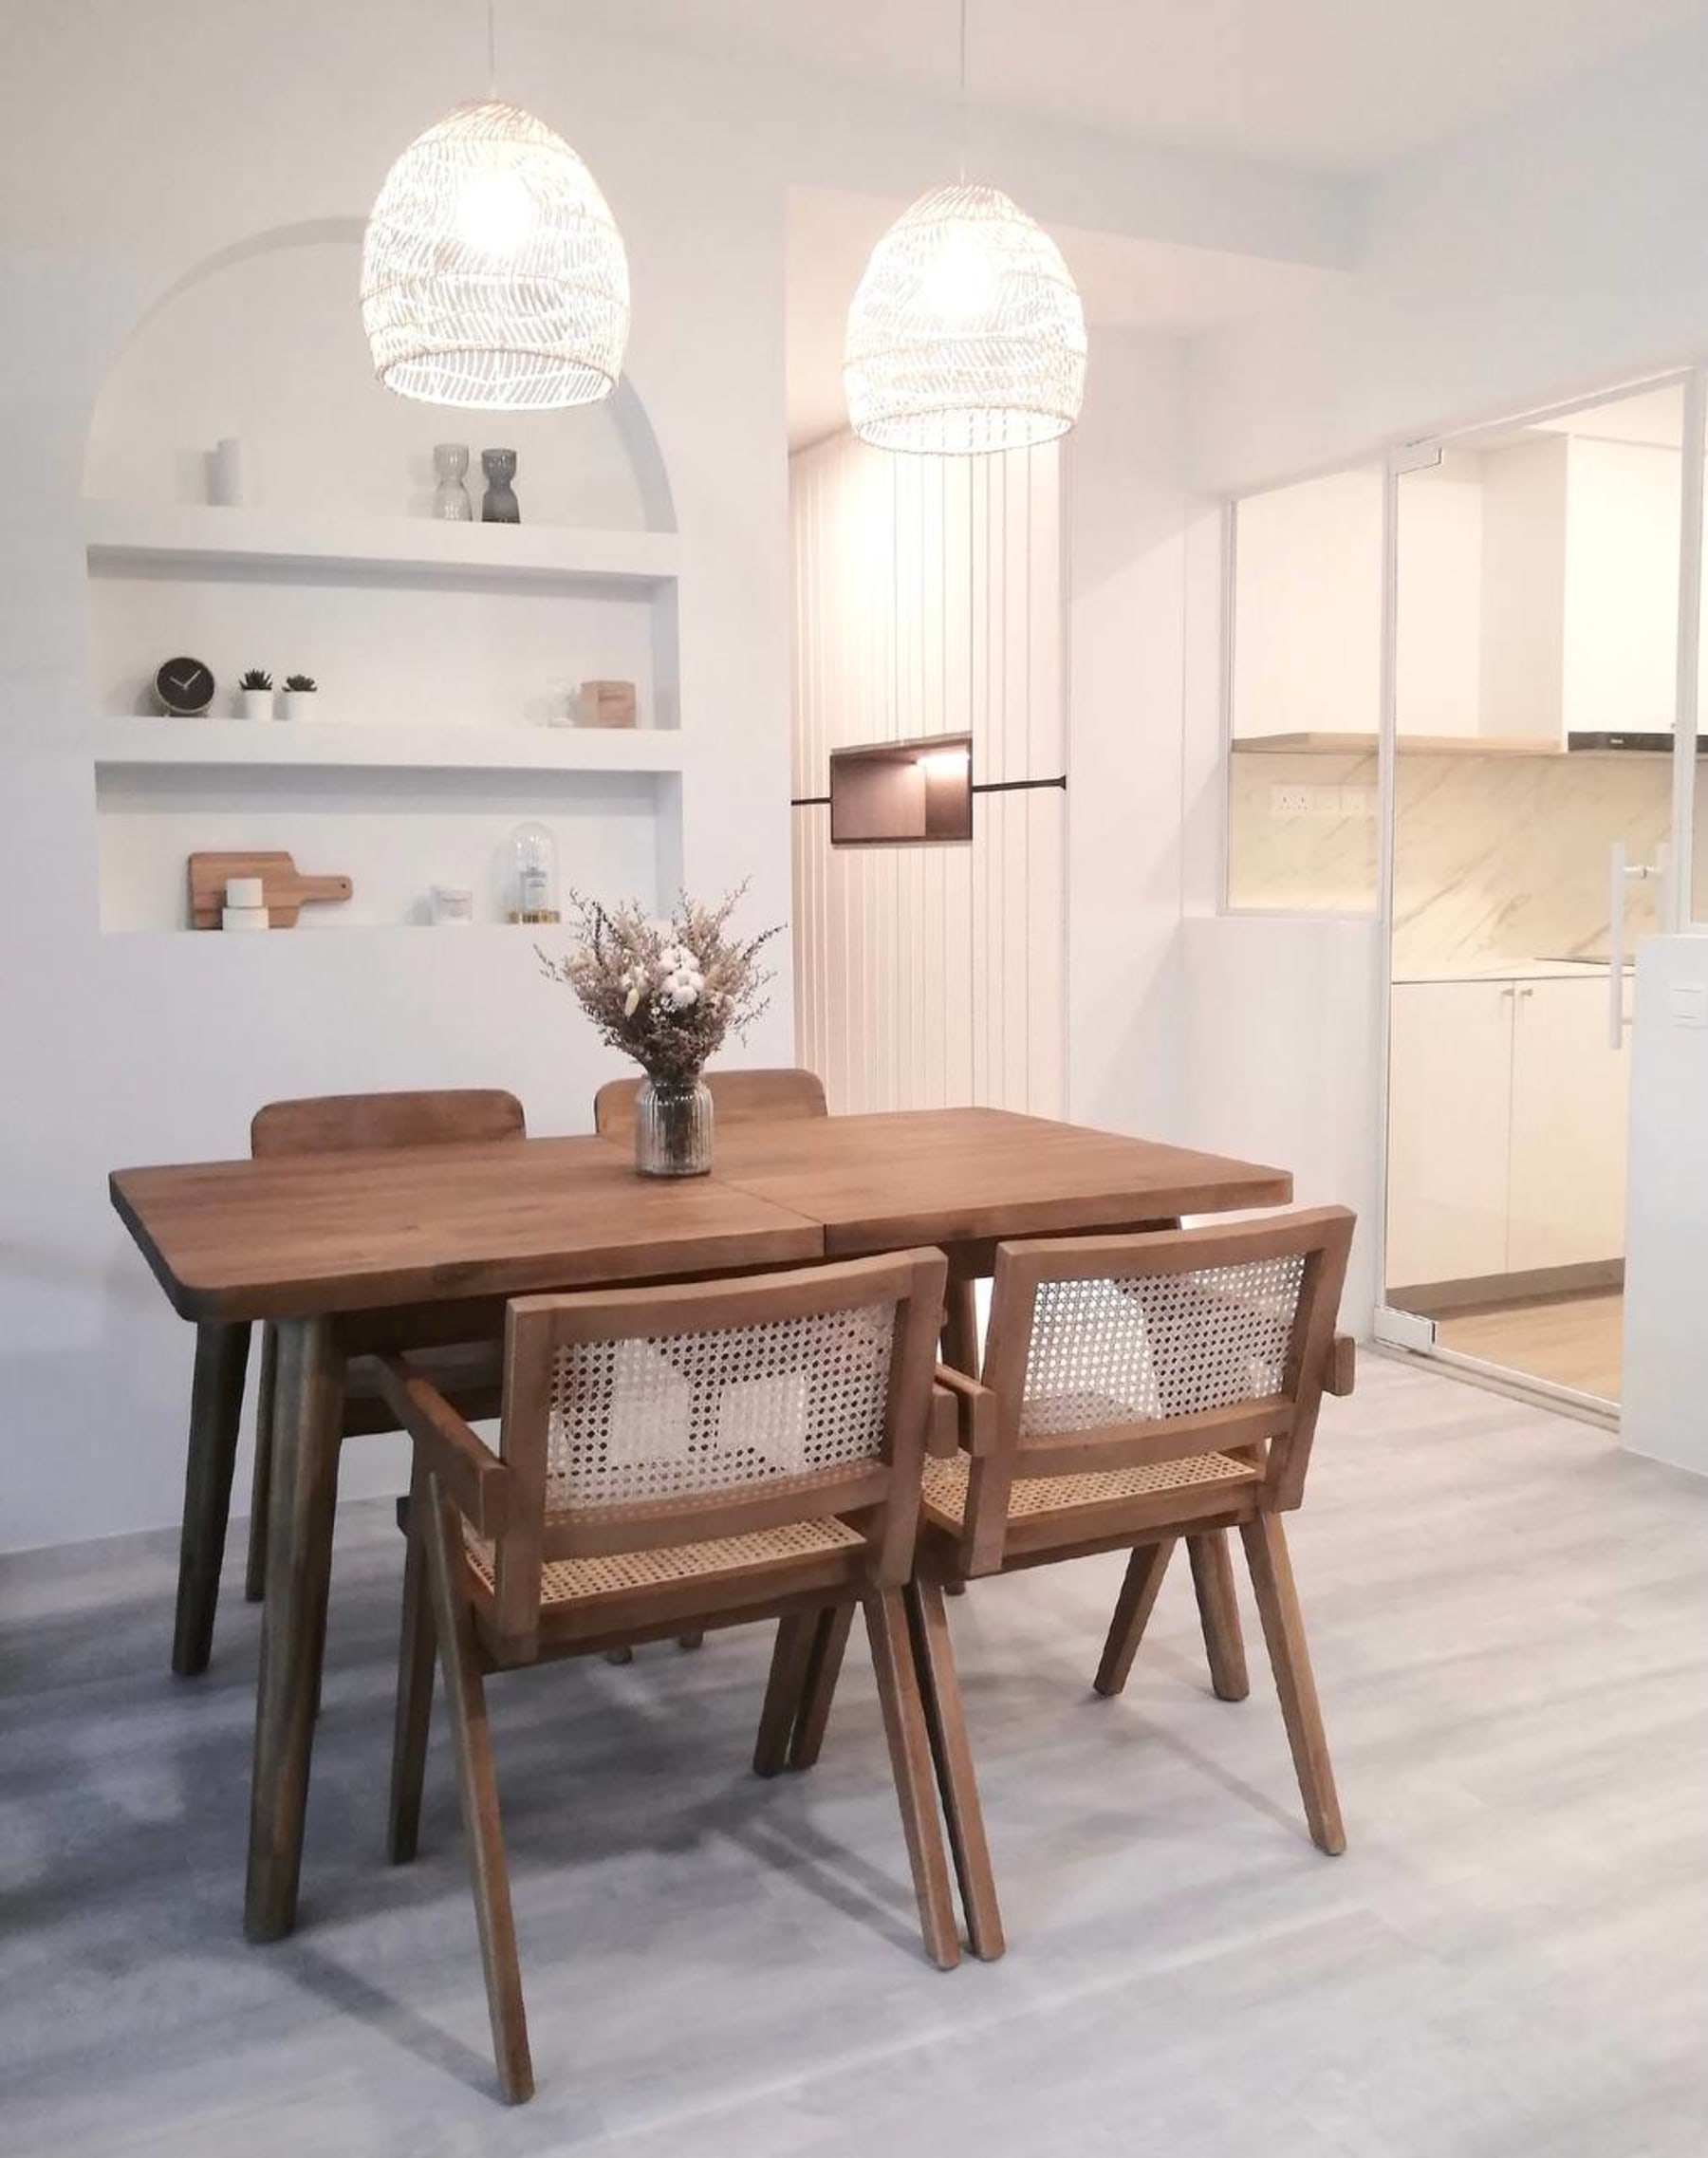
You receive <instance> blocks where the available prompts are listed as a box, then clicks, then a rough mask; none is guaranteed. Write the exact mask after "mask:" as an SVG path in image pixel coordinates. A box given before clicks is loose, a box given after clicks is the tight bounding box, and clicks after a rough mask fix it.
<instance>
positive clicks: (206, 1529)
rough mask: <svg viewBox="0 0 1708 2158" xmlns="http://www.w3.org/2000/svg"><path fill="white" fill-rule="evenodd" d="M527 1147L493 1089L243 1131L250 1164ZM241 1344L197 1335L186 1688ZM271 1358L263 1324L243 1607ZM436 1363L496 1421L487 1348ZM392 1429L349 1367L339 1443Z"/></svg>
mask: <svg viewBox="0 0 1708 2158" xmlns="http://www.w3.org/2000/svg"><path fill="white" fill-rule="evenodd" d="M526 1137H527V1125H526V1120H525V1119H524V1116H523V1112H522V1105H521V1103H520V1102H519V1101H518V1100H517V1099H516V1097H515V1095H514V1094H510V1093H506V1092H504V1091H503V1090H502V1089H500V1088H439V1089H430V1090H425V1091H418V1092H409V1093H381V1094H317V1095H310V1096H306V1097H304V1098H301V1099H298V1100H291V1101H280V1102H269V1103H267V1104H266V1105H265V1106H264V1107H262V1108H260V1109H258V1110H257V1111H256V1112H255V1115H254V1118H253V1120H252V1121H251V1125H250V1152H251V1155H252V1156H253V1157H254V1158H255V1159H256V1160H257V1161H260V1160H266V1159H269V1158H277V1157H279V1156H282V1155H297V1154H343V1153H354V1152H360V1151H367V1150H370V1149H372V1150H389V1149H390V1148H392V1147H395V1146H434V1145H445V1144H457V1143H462V1144H468V1143H471V1142H489V1141H492V1140H499V1139H523V1138H526ZM250 1336H251V1329H250V1327H249V1326H248V1325H247V1324H215V1323H212V1322H209V1323H204V1324H203V1325H201V1326H199V1327H198V1328H197V1329H196V1339H195V1379H194V1382H193V1384H192V1387H191V1396H190V1436H189V1446H188V1452H187V1457H186V1466H185V1477H184V1513H183V1529H182V1535H181V1540H180V1546H179V1557H178V1587H177V1610H176V1623H175V1629H174V1636H173V1650H172V1667H173V1670H174V1671H175V1672H176V1673H177V1674H178V1676H180V1677H184V1678H191V1677H195V1676H196V1675H197V1674H199V1673H200V1672H202V1671H205V1670H206V1669H207V1667H208V1663H209V1659H210V1657H211V1655H212V1653H213V1621H214V1614H215V1610H216V1608H217V1605H218V1600H219V1576H220V1572H221V1569H222V1567H223V1565H224V1560H225V1545H226V1529H227V1525H228V1522H229V1520H230V1516H231V1503H232V1474H233V1471H234V1469H235V1466H236V1458H237V1431H238V1423H239V1419H240V1417H241V1415H242V1410H243V1388H244V1379H245V1376H246V1374H247V1370H248V1365H249V1350H250ZM278 1354H279V1349H278V1337H277V1333H276V1330H274V1328H273V1326H272V1325H271V1323H270V1322H266V1321H264V1322H263V1324H262V1328H261V1370H260V1380H259V1386H258V1389H257V1392H256V1397H255V1460H254V1474H253V1479H252V1481H251V1493H250V1523H249V1553H248V1561H247V1565H246V1568H245V1572H244V1594H245V1597H246V1598H247V1600H248V1601H249V1602H251V1603H259V1602H260V1600H261V1597H262V1593H263V1591H264V1588H265V1585H266V1579H267V1537H268V1523H269V1516H270V1507H271V1477H272V1430H273V1397H274V1394H275V1392H276V1390H277V1386H278ZM437 1357H438V1361H437V1365H436V1372H437V1376H438V1379H439V1383H440V1385H441V1386H445V1387H446V1388H447V1389H448V1390H450V1391H451V1392H452V1393H453V1395H454V1397H455V1400H456V1401H457V1402H458V1403H459V1404H460V1405H462V1407H463V1409H464V1412H465V1413H466V1414H468V1415H470V1416H480V1417H484V1416H488V1415H495V1414H496V1412H497V1403H498V1386H497V1379H498V1373H497V1368H496V1353H495V1349H493V1348H492V1347H487V1348H484V1349H483V1348H482V1347H481V1345H479V1344H477V1343H468V1344H462V1345H457V1346H453V1347H449V1348H447V1349H444V1350H442V1351H439V1352H437ZM397 1428H398V1425H397V1423H396V1422H395V1420H394V1419H393V1418H392V1416H391V1414H390V1412H389V1411H388V1410H387V1409H386V1408H385V1406H384V1405H383V1404H382V1402H381V1400H380V1397H379V1387H378V1379H377V1376H376V1374H375V1372H374V1369H373V1367H372V1366H371V1365H370V1364H368V1363H367V1362H366V1361H365V1360H364V1359H358V1361H357V1363H356V1364H355V1365H354V1367H352V1372H351V1376H350V1379H349V1381H348V1382H347V1383H346V1386H345V1390H344V1405H343V1436H344V1437H345V1438H346V1439H353V1438H357V1437H359V1436H361V1435H362V1434H365V1433H368V1432H380V1431H394V1430H396V1429H397Z"/></svg>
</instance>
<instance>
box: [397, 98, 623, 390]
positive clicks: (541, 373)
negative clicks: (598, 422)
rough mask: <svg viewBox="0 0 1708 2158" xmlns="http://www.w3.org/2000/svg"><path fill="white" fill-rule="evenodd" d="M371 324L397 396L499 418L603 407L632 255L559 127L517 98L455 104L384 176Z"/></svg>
mask: <svg viewBox="0 0 1708 2158" xmlns="http://www.w3.org/2000/svg"><path fill="white" fill-rule="evenodd" d="M628 324H629V283H628V257H627V256H626V255H625V254H624V252H623V249H622V235H621V234H620V233H619V232H618V230H617V225H616V220H615V219H614V218H613V217H612V215H611V213H610V210H609V208H608V207H607V205H606V202H605V198H604V196H603V195H601V193H600V192H599V187H598V184H597V182H596V181H595V180H594V178H593V176H592V174H591V173H590V172H588V170H587V168H586V166H585V165H584V164H583V163H582V161H581V159H580V158H578V157H577V156H576V154H575V152H574V151H573V150H572V149H570V147H569V145H568V143H567V142H566V141H564V140H563V139H562V137H560V136H557V135H554V134H553V133H552V131H551V129H550V128H549V127H548V126H547V125H546V124H545V123H544V121H538V120H536V119H535V118H534V117H533V115H532V114H531V113H527V112H523V111H522V110H520V108H519V107H517V106H515V105H511V104H502V103H498V102H483V103H477V104H466V105H459V106H458V107H457V109H456V110H455V112H453V113H449V114H447V116H446V117H445V118H444V119H443V120H441V121H439V122H438V124H437V125H436V126H435V127H430V128H429V129H428V130H427V132H426V134H425V135H418V136H417V138H416V140H414V141H413V142H412V143H411V144H410V145H409V147H408V149H407V150H405V151H404V153H403V155H402V156H401V157H400V158H399V159H398V161H397V163H396V164H395V165H393V167H392V169H391V171H390V172H389V173H387V174H386V176H385V185H384V186H383V187H382V188H381V190H380V199H379V200H378V201H377V202H376V203H375V205H374V212H373V215H372V216H371V217H370V218H369V219H368V227H367V237H366V239H365V240H364V241H363V243H362V325H363V326H364V327H365V329H366V330H367V334H368V344H369V345H370V346H371V347H372V350H373V355H374V367H375V371H376V372H377V373H378V375H379V377H380V380H381V381H382V382H383V383H384V384H385V386H386V387H387V388H388V389H392V390H396V391H397V392H398V393H399V396H401V397H413V398H423V399H425V400H428V401H429V402H430V403H433V404H452V405H465V406H470V407H473V408H477V409H479V410H482V411H489V412H522V411H536V410H541V409H547V408H551V407H557V406H563V405H572V404H591V403H593V402H594V401H595V400H597V399H599V398H603V397H608V396H609V395H610V393H611V391H612V390H613V389H615V387H616V386H617V378H618V375H619V374H620V373H621V371H622V349H623V346H624V344H626V343H627V342H628Z"/></svg>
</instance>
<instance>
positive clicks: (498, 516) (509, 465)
mask: <svg viewBox="0 0 1708 2158" xmlns="http://www.w3.org/2000/svg"><path fill="white" fill-rule="evenodd" d="M480 469H481V471H482V472H483V473H485V474H486V483H487V487H486V494H485V496H484V497H483V499H482V501H481V505H480V521H481V523H482V524H483V525H519V524H520V523H521V522H522V506H521V504H520V503H519V502H518V501H517V500H516V491H515V489H514V488H513V487H512V486H511V480H512V479H514V478H515V476H516V453H515V451H514V450H482V451H481V453H480Z"/></svg>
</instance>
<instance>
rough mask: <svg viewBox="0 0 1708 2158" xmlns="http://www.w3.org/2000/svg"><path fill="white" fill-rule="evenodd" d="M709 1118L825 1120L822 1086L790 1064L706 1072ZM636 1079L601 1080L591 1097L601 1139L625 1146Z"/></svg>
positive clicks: (631, 1128)
mask: <svg viewBox="0 0 1708 2158" xmlns="http://www.w3.org/2000/svg"><path fill="white" fill-rule="evenodd" d="M703 1076H704V1078H705V1083H706V1085H707V1087H708V1088H710V1089H711V1094H712V1107H713V1113H714V1115H715V1116H717V1117H721V1118H722V1119H723V1121H724V1122H725V1123H727V1124H733V1123H737V1122H752V1121H755V1120H757V1119H759V1118H761V1117H764V1118H781V1117H809V1116H827V1115H828V1114H829V1113H830V1110H829V1104H828V1103H827V1102H826V1099H825V1083H824V1081H823V1080H822V1079H821V1078H820V1077H819V1076H818V1074H817V1072H815V1071H808V1070H805V1069H803V1068H802V1067H800V1066H796V1065H779V1066H777V1067H776V1068H774V1069H772V1070H755V1071H743V1070H729V1071H708V1072H706V1073H705V1074H704V1075H703ZM640 1091H641V1081H640V1080H639V1079H607V1080H606V1081H605V1083H604V1085H603V1087H602V1088H600V1089H599V1091H598V1093H597V1094H595V1095H594V1097H593V1128H594V1130H595V1131H596V1132H597V1133H598V1134H599V1136H600V1138H601V1139H612V1140H615V1141H617V1142H618V1144H621V1145H628V1144H631V1143H632V1141H633V1139H634V1136H635V1098H636V1096H637V1095H638V1094H639V1093H640Z"/></svg>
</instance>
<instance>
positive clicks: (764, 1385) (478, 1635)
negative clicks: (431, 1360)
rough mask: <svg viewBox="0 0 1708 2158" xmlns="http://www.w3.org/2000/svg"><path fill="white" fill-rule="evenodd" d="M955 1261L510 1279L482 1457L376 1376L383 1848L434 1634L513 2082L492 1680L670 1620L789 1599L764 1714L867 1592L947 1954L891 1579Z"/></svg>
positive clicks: (911, 1692)
mask: <svg viewBox="0 0 1708 2158" xmlns="http://www.w3.org/2000/svg"><path fill="white" fill-rule="evenodd" d="M944 1274H945V1262H944V1259H943V1257H942V1255H941V1254H940V1253H938V1252H908V1253H902V1254H900V1255H899V1256H895V1257H885V1258H873V1259H856V1260H852V1261H846V1262H844V1263H842V1264H840V1265H832V1266H826V1267H821V1268H814V1269H808V1270H803V1271H800V1272H794V1273H789V1274H764V1275H757V1276H750V1277H748V1278H745V1279H741V1280H733V1281H721V1282H712V1283H702V1284H691V1285H685V1286H675V1287H668V1288H658V1289H639V1290H622V1291H610V1292H603V1291H602V1292H595V1293H580V1294H573V1295H561V1296H529V1297H523V1298H520V1299H518V1300H517V1301H515V1302H514V1303H512V1304H511V1307H510V1312H509V1319H508V1324H507V1327H506V1333H505V1351H504V1405H503V1416H502V1423H501V1439H500V1444H499V1449H498V1451H497V1453H493V1452H492V1449H491V1448H489V1447H488V1446H487V1445H486V1444H485V1443H484V1442H482V1441H481V1440H480V1439H479V1438H478V1437H477V1436H476V1435H475V1434H474V1432H473V1431H472V1430H471V1429H470V1428H469V1427H468V1425H467V1424H466V1423H464V1422H463V1421H462V1419H460V1418H459V1417H457V1416H456V1414H455V1410H454V1409H453V1408H452V1407H451V1405H449V1404H448V1403H447V1402H446V1401H445V1400H444V1399H443V1397H442V1396H441V1395H440V1394H438V1393H437V1391H436V1389H435V1388H434V1387H433V1386H432V1385H431V1384H430V1382H429V1381H427V1380H426V1379H424V1378H423V1377H422V1376H421V1375H420V1372H419V1369H418V1366H417V1365H416V1363H415V1362H414V1360H413V1359H389V1360H387V1361H386V1362H385V1364H384V1365H383V1366H382V1372H383V1381H384V1384H385V1386H386V1389H387V1396H388V1399H389V1400H390V1402H391V1405H392V1407H393V1409H394V1412H395V1413H396V1414H397V1415H398V1417H399V1420H400V1421H401V1422H402V1423H404V1425H405V1426H406V1428H407V1429H408V1430H409V1431H410V1433H411V1435H412V1436H413V1438H414V1439H415V1442H416V1454H415V1473H414V1478H413V1480H412V1483H411V1489H410V1505H409V1516H408V1518H409V1533H410V1545H409V1557H408V1560H407V1563H406V1568H405V1584H404V1605H405V1611H404V1627H403V1645H402V1655H401V1662H400V1672H399V1694H398V1723H397V1747H396V1752H395V1756H394V1769H393V1795H392V1809H391V1833H390V1845H391V1851H392V1855H393V1857H394V1859H398V1860H402V1859H406V1858H408V1857H410V1856H412V1855H413V1854H414V1851H415V1849H416V1844H417V1838H418V1825H419V1817H420V1795H421V1778H422V1771H423V1764H424V1760H425V1754H426V1743H427V1726H428V1719H429V1716H430V1714H431V1706H432V1695H433V1659H434V1650H435V1641H436V1646H437V1652H438V1658H439V1663H440V1665H441V1668H442V1670H443V1673H444V1680H445V1695H446V1700H447V1702H448V1704H449V1709H450V1714H451V1719H452V1728H453V1738H454V1744H455V1755H456V1762H457V1775H458V1788H459V1794H460V1796H461V1800H462V1807H463V1816H464V1825H465V1829H466V1831H467V1834H468V1837H469V1843H470V1857H471V1868H472V1871H473V1883H474V1894H475V1903H476V1909H477V1915H478V1919H479V1926H480V1935H481V1943H482V1951H483V1957H484V1961H485V1966H486V1975H487V1987H488V2000H489V2007H490V2010H491V2015H492V2035H493V2044H494V2051H495V2054H496V2057H497V2061H498V2066H499V2075H500V2081H501V2084H502V2086H503V2089H504V2092H505V2095H506V2096H507V2097H510V2098H511V2099H515V2098H521V2097H526V2096H527V2095H528V2094H529V2091H530V2089H531V2087H532V2085H531V2070H530V2068H529V2051H528V2038H527V2028H526V2020H525V2017H524V2012H523V2005H522V1993H521V1981H520V1976H519V1971H518V1966H517V1962H516V1951H515V1938H514V1928H513V1925H512V1922H511V1907H510V1893H509V1887H508V1879H507V1869H506V1861H505V1853H504V1844H503V1839H502V1835H501V1833H500V1830H499V1822H498V1803H497V1791H496V1786H495V1783H494V1781H493V1777H492V1755H491V1748H490V1744H489V1741H488V1738H487V1728H486V1715H485V1706H484V1699H483V1692H482V1687H483V1679H484V1676H485V1674H486V1673H488V1672H490V1671H492V1670H499V1669H507V1668H511V1667H514V1666H518V1665H526V1664H531V1663H534V1662H537V1661H539V1660H541V1659H542V1658H546V1657H551V1656H558V1655H567V1654H578V1653H581V1654H585V1653H587V1652H589V1651H593V1650H598V1649H603V1648H605V1647H607V1646H610V1645H611V1644H613V1643H619V1642H630V1641H636V1640H656V1639H660V1638H664V1637H667V1636H669V1635H670V1634H673V1633H676V1632H677V1631H678V1629H679V1628H681V1627H682V1626H684V1625H685V1624H692V1625H694V1626H696V1627H721V1626H733V1625H739V1624H744V1623H748V1622H752V1621H755V1620H763V1619H773V1618H780V1619H782V1620H784V1622H785V1624H784V1625H783V1626H782V1627H781V1628H779V1642H778V1647H777V1651H776V1654H775V1656H774V1658H773V1666H772V1680H771V1684H770V1688H769V1689H768V1696H767V1713H768V1714H774V1713H775V1712H776V1709H775V1705H774V1704H775V1703H777V1702H784V1701H787V1702H789V1704H790V1705H792V1701H793V1698H794V1696H793V1690H792V1689H793V1687H794V1685H795V1684H796V1681H797V1676H798V1674H797V1673H796V1671H795V1669H794V1666H793V1665H792V1663H791V1661H790V1658H791V1656H792V1654H793V1653H794V1650H795V1649H796V1648H797V1647H798V1646H799V1645H800V1644H801V1643H803V1642H804V1641H805V1640H806V1639H807V1638H808V1632H809V1628H810V1625H811V1623H812V1622H813V1621H814V1620H815V1618H816V1615H817V1613H818V1611H819V1610H820V1609H824V1608H826V1607H828V1606H835V1605H841V1604H845V1603H846V1604H849V1605H852V1604H854V1603H859V1604H861V1605H862V1606H863V1609H864V1611H865V1616H866V1623H867V1628H868V1631H869V1633H870V1636H871V1643H872V1653H873V1660H874V1663H875V1665H876V1667H877V1673H878V1684H879V1695H880V1700H881V1702H882V1711H883V1718H884V1724H885V1730H886V1734H887V1737H888V1740H889V1750H890V1759H891V1767H892V1771H893V1774H894V1776H895V1780H896V1786H897V1792H898V1795H899V1797H900V1806H901V1814H902V1822H903V1827H904V1830H905V1833H906V1838H907V1844H908V1850H909V1855H910V1859H911V1863H912V1868H913V1874H914V1885H915V1889H916V1893H917V1896H918V1899H919V1914H920V1923H921V1928H922V1931H923V1934H924V1938H925V1944H926V1947H927V1950H928V1952H929V1953H930V1955H931V1957H932V1959H933V1960H934V1961H935V1962H937V1963H940V1964H943V1965H945V1966H947V1965H948V1964H950V1963H954V1962H955V1961H956V1956H957V1954H958V1944H957V1942H956V1933H955V1925H954V1914H953V1907H952V1903H951V1900H950V1891H949V1885H948V1872H947V1862H946V1859H945V1856H944V1852H943V1849H942V1843H941V1837H940V1833H939V1831H938V1822H937V1812H936V1798H935V1795H934V1793H933V1790H932V1787H931V1781H930V1754H929V1745H928V1741H927V1738H926V1734H925V1731H924V1728H923V1724H922V1721H921V1708H920V1702H919V1696H918V1692H917V1682H916V1680H915V1676H914V1667H913V1663H912V1658H911V1655H910V1651H909V1646H908V1635H907V1619H906V1613H905V1609H904V1608H903V1605H902V1600H901V1591H902V1588H903V1586H904V1584H905V1583H906V1581H907V1579H908V1577H909V1574H910V1572H911V1569H912V1565H913V1553H914V1543H915V1535H916V1531H917V1526H918V1517H919V1494H920V1488H921V1478H922V1470H923V1461H924V1449H925V1438H926V1426H927V1421H928V1418H929V1415H930V1413H931V1405H932V1399H933V1385H932V1375H933V1367H934V1360H935V1344H936V1335H937V1330H938V1312H939V1310H940V1306H941V1301H942V1293H943V1279H944Z"/></svg>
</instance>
